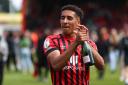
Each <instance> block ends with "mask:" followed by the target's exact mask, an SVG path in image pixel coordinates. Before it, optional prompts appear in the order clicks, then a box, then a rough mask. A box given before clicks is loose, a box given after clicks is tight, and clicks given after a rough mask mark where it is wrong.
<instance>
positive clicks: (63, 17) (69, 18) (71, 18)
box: [61, 16, 73, 20]
mask: <svg viewBox="0 0 128 85" xmlns="http://www.w3.org/2000/svg"><path fill="white" fill-rule="evenodd" d="M66 18H67V19H68V20H73V17H71V16H67V17H65V16H61V19H62V20H64V19H66Z"/></svg>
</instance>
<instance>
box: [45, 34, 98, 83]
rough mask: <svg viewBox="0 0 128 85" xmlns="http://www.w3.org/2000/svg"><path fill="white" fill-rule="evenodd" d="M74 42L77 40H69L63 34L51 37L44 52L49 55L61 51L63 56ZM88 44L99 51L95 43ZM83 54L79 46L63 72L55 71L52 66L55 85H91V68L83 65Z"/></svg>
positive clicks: (46, 42) (46, 40) (47, 39)
mask: <svg viewBox="0 0 128 85" xmlns="http://www.w3.org/2000/svg"><path fill="white" fill-rule="evenodd" d="M74 41H75V38H67V37H65V36H63V35H62V34H59V35H50V36H48V37H47V38H46V39H45V42H44V52H45V53H46V55H48V54H49V53H50V52H52V51H54V50H59V51H60V54H62V53H63V52H64V51H65V50H66V49H68V47H69V46H70V44H72V43H73V42H74ZM87 42H88V43H89V44H90V45H91V46H92V47H93V48H95V49H97V47H96V45H95V43H94V42H93V41H91V40H88V41H87ZM81 52H82V46H81V45H78V46H77V48H76V49H75V51H74V53H73V54H72V56H71V57H70V59H69V60H68V61H67V62H66V65H65V66H64V67H63V68H62V69H61V70H57V71H55V70H54V69H53V68H52V67H51V65H50V71H51V78H52V84H53V85H89V66H87V65H86V64H84V63H83V59H82V53H81ZM65 57H66V56H65Z"/></svg>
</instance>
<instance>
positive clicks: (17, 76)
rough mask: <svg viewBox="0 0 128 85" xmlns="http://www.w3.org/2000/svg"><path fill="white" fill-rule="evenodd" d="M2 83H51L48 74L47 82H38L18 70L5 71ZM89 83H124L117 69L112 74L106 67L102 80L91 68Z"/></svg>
mask: <svg viewBox="0 0 128 85" xmlns="http://www.w3.org/2000/svg"><path fill="white" fill-rule="evenodd" d="M3 85H51V79H50V75H49V79H48V82H43V81H41V82H39V81H37V79H35V78H33V77H32V75H30V74H27V75H23V74H21V73H20V72H14V71H11V72H7V71H5V76H4V84H3ZM90 85H124V84H123V83H122V82H120V81H119V70H118V71H116V72H115V73H114V74H112V73H111V72H110V70H109V69H108V68H107V70H106V73H105V77H104V79H102V80H98V79H97V70H96V69H95V68H94V67H92V68H91V83H90Z"/></svg>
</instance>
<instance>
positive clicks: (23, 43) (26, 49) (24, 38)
mask: <svg viewBox="0 0 128 85" xmlns="http://www.w3.org/2000/svg"><path fill="white" fill-rule="evenodd" d="M19 44H20V53H21V55H20V56H21V67H22V72H23V73H24V74H26V73H27V72H29V73H32V72H33V64H32V60H31V49H30V46H31V39H30V35H29V31H26V32H25V33H24V34H22V35H21V37H20V42H19Z"/></svg>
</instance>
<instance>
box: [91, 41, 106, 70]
mask: <svg viewBox="0 0 128 85" xmlns="http://www.w3.org/2000/svg"><path fill="white" fill-rule="evenodd" d="M89 44H90V47H91V50H92V53H93V57H94V61H95V67H96V68H97V69H98V70H103V69H104V59H103V57H102V56H101V55H100V54H99V53H98V51H97V46H96V44H95V43H94V42H93V41H91V43H89Z"/></svg>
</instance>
